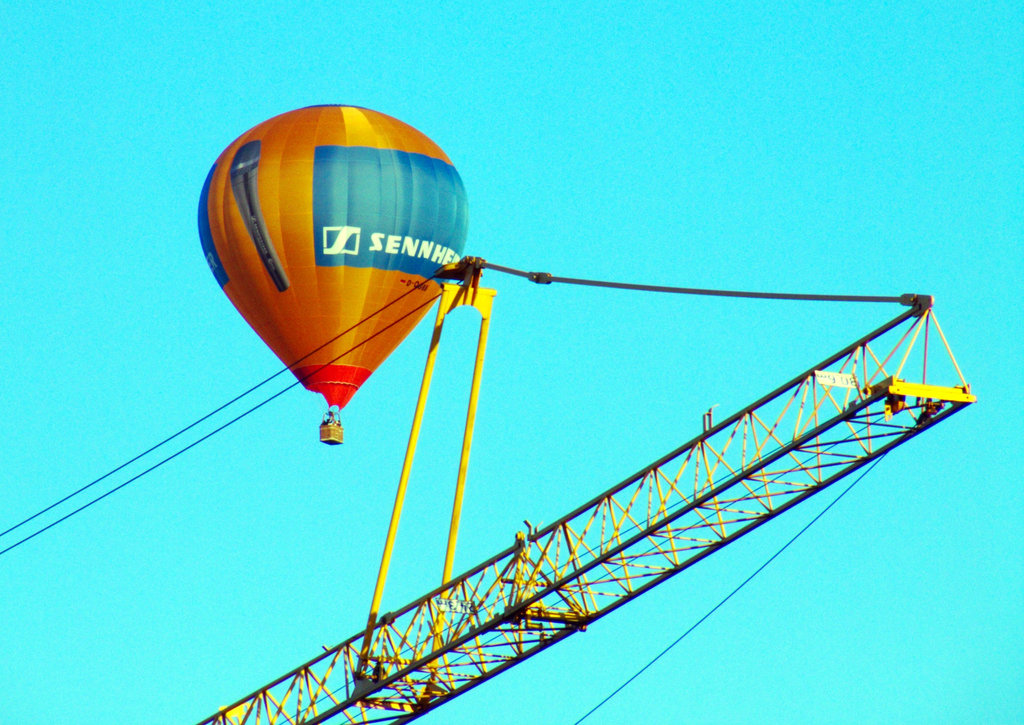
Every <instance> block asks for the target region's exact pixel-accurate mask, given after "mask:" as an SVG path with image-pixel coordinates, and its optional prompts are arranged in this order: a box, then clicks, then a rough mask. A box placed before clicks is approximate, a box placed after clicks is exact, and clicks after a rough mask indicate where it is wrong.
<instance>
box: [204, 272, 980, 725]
mask: <svg viewBox="0 0 1024 725" xmlns="http://www.w3.org/2000/svg"><path fill="white" fill-rule="evenodd" d="M468 259H469V261H468V262H467V261H466V260H463V262H462V263H461V264H460V265H456V266H457V269H456V270H454V272H453V273H452V274H451V275H449V278H457V277H459V276H460V275H462V276H463V280H462V284H454V283H447V282H446V283H444V284H443V285H442V287H443V288H444V290H445V293H446V294H448V295H449V302H448V305H449V308H450V307H451V306H453V305H458V304H474V295H476V293H477V291H478V289H479V288H478V284H477V283H478V282H479V273H480V270H481V269H482V268H483V267H485V266H488V265H487V264H486V263H484V262H482V260H474V259H473V258H468ZM489 266H491V267H492V268H497V269H499V270H502V271H512V272H516V270H509V269H508V268H499V267H496V266H495V265H489ZM521 276H527V277H529V278H530V279H532V280H533V281H535V282H538V283H542V284H546V283H550V282H551V281H552V279H553V278H552V277H551V275H546V274H544V273H528V274H526V273H524V274H522V275H521ZM483 291H485V292H490V293H491V294H490V296H486V295H484V297H485V298H486V300H487V302H486V307H485V309H482V310H481V313H482V315H483V316H484V319H485V322H486V321H487V320H488V319H489V314H490V297H491V296H493V291H490V290H483ZM892 299H893V301H896V300H898V301H900V302H902V303H903V304H904V305H905V306H907V307H908V308H909V309H907V310H905V311H903V312H902V313H901V314H899V315H898V316H897V317H895V318H893V319H892V320H890V321H889V322H887V323H885V324H884V325H882V326H881V327H879V328H877V329H875V330H873V331H872V332H869V333H868V334H866V335H864V336H863V337H861V338H860V339H858V340H856V341H855V342H853V343H851V344H850V345H848V346H846V347H844V348H843V349H842V350H839V351H838V352H836V353H834V354H832V355H830V356H829V357H827V358H825V359H824V360H822V361H821V362H819V363H817V364H815V365H812V366H810V367H808V368H807V369H806V370H804V371H802V372H800V373H799V374H798V375H796V376H795V377H793V378H792V379H791V380H789V381H788V382H786V383H784V384H783V385H781V386H779V387H778V388H776V389H775V390H773V391H771V392H770V393H768V394H766V395H764V396H763V397H761V398H760V399H759V400H757V401H755V402H753V403H751V404H750V405H747V406H746V407H744V408H742V409H741V410H738V411H736V412H735V413H733V414H732V415H730V416H728V417H726V418H724V419H723V420H721V421H720V422H718V423H715V422H714V420H713V417H712V415H711V411H709V412H708V413H706V414H705V416H704V423H703V430H701V431H700V432H699V433H698V434H697V435H696V436H694V437H693V438H692V439H690V440H689V441H687V442H686V443H684V444H682V445H681V446H679V447H678V448H676V449H675V450H673V451H671V452H669V453H667V454H666V455H664V456H662V457H661V458H659V459H658V460H656V461H653V462H652V463H650V464H648V465H646V466H644V467H643V468H641V469H640V470H638V471H637V472H636V473H635V474H633V475H632V476H630V477H628V478H626V479H625V480H623V481H621V482H619V483H617V484H616V485H614V486H612V487H611V488H609V489H607V490H606V491H604V492H602V493H599V494H598V495H596V496H595V497H593V498H592V499H590V500H589V501H587V502H586V503H583V504H582V505H580V506H579V507H578V508H576V509H575V510H573V511H571V512H569V513H567V514H566V515H564V516H562V517H561V518H559V519H558V520H556V521H553V522H551V523H550V524H548V525H546V526H544V527H542V528H535V527H533V526H532V525H529V524H527V528H526V530H525V531H519V532H517V533H516V534H515V538H514V542H513V543H512V545H511V546H509V547H508V548H506V549H505V550H503V551H501V552H499V553H498V554H496V555H494V556H492V557H491V558H490V559H488V560H486V561H484V562H482V563H480V564H478V565H477V566H475V567H473V568H471V569H469V570H468V571H466V572H465V573H463V574H461V575H458V576H455V577H450V560H451V550H452V545H453V544H452V542H453V538H454V532H455V531H456V530H457V520H456V519H457V512H456V514H455V515H453V528H452V530H453V534H452V538H451V539H450V541H449V559H448V561H447V562H446V568H445V577H444V583H443V584H442V585H441V586H439V587H437V588H436V589H434V590H433V591H431V592H428V593H427V594H425V595H423V596H421V597H420V598H418V599H416V600H415V601H413V602H410V603H408V604H406V605H405V606H403V607H401V608H399V609H397V610H394V611H392V612H386V613H384V614H380V615H378V613H377V611H376V610H377V605H378V604H379V601H380V592H381V590H382V587H383V584H382V582H383V574H384V571H385V570H386V563H387V556H388V551H389V545H390V540H391V539H392V537H393V532H391V531H389V545H388V546H386V547H385V560H384V561H383V562H382V575H381V577H380V578H379V579H378V590H377V592H375V596H374V605H373V606H372V607H371V614H370V621H369V622H368V626H367V628H366V630H365V631H360V632H358V633H357V634H355V635H353V636H351V637H349V638H348V639H346V640H344V641H343V642H341V643H339V644H337V645H335V646H334V647H330V648H326V647H325V648H324V651H323V652H322V653H320V654H318V655H317V656H315V657H314V658H312V659H310V660H309V661H308V662H305V663H304V664H302V665H299V666H298V667H296V668H294V669H292V670H290V671H289V672H287V673H285V674H284V675H282V676H280V677H278V678H277V679H275V680H274V681H273V682H270V683H269V684H267V685H265V686H264V687H261V688H260V689H258V690H256V691H255V692H253V693H252V694H250V695H248V696H247V697H244V698H242V699H240V700H238V701H237V702H235V703H233V704H232V705H229V706H227V707H223V708H221V709H220V710H219V711H218V712H217V713H215V714H214V715H211V716H210V717H208V718H206V719H205V720H203V721H201V723H200V725H277V724H278V723H289V724H297V723H304V724H307V725H313V724H314V723H322V722H326V721H328V720H332V719H335V718H336V719H337V721H338V722H348V723H367V722H374V723H384V722H386V723H394V724H397V723H406V722H410V721H412V720H415V719H416V718H418V717H420V716H422V715H423V714H425V713H427V712H430V711H431V710H434V709H435V708H437V707H439V706H441V705H443V704H444V703H446V702H449V701H450V700H452V699H453V698H455V697H457V696H459V695H460V694H462V693H464V692H466V691H468V690H469V689H471V688H473V687H476V686H477V685H480V684H482V683H484V682H486V681H487V680H489V679H490V678H492V677H494V676H495V675H498V674H500V673H501V672H504V671H505V670H507V669H509V668H511V667H514V666H515V665H516V664H518V663H520V662H522V661H524V660H526V659H527V658H529V657H532V656H533V655H535V654H537V653H539V652H541V651H543V650H545V649H547V648H548V647H551V646H552V645H554V644H556V643H558V642H560V641H561V640H563V639H565V638H566V637H569V636H571V635H573V634H576V633H578V632H582V631H584V630H586V629H587V627H588V626H590V625H591V624H593V623H594V622H596V621H597V620H598V619H600V618H602V617H604V616H605V615H607V614H610V613H611V612H613V611H615V610H616V609H618V608H619V607H621V606H623V605H625V604H627V603H629V602H630V601H632V600H633V599H635V598H636V597H639V596H641V595H642V594H644V593H645V592H647V591H648V590H650V589H651V588H653V587H655V586H657V585H658V584H660V583H662V582H664V581H666V580H667V579H669V578H670V577H672V576H674V575H676V574H678V573H680V572H682V571H684V570H686V569H688V568H689V567H691V566H693V565H694V564H696V563H697V562H698V561H700V560H702V559H704V558H705V557H707V556H709V555H711V554H713V553H714V552H716V551H718V550H719V549H721V548H723V547H725V546H727V545H728V544H730V543H731V542H733V541H736V540H737V539H739V538H740V537H742V536H744V535H745V534H747V533H749V532H751V531H753V530H754V529H756V528H758V527H759V526H761V525H763V524H765V523H767V522H768V521H770V520H772V519H773V518H775V517H776V516H779V515H780V514H782V513H783V512H785V511H787V510H789V509H791V508H793V507H794V506H797V505H799V504H800V503H802V502H803V501H806V500H807V499H809V498H811V497H812V496H814V495H815V494H817V493H820V492H821V491H823V490H825V489H826V488H828V487H829V486H831V485H832V484H834V483H835V482H837V481H839V480H840V479H842V478H843V477H845V476H847V475H849V474H851V473H853V472H855V471H857V470H858V469H860V468H862V467H863V466H865V465H867V464H869V463H871V462H872V461H875V460H876V459H878V458H879V457H881V456H883V455H885V454H886V453H887V452H888V451H890V450H892V449H893V448H895V447H896V446H899V445H901V444H903V443H905V442H906V441H908V440H910V439H911V438H913V437H914V436H916V435H918V434H920V433H923V432H924V431H926V430H928V429H929V428H931V427H932V426H934V425H936V424H938V423H939V422H941V421H943V420H945V419H947V418H948V417H950V416H951V415H954V414H955V413H957V412H959V411H960V410H962V409H963V408H965V407H966V406H968V405H970V404H971V403H973V402H975V401H976V397H975V396H974V395H973V394H972V393H971V389H970V385H969V384H968V383H967V382H966V380H965V379H964V377H963V374H962V373H961V371H960V368H959V366H958V365H957V364H956V360H955V358H954V357H953V353H952V350H951V349H950V347H949V344H948V342H947V341H946V337H945V335H944V333H943V332H942V328H941V327H940V326H939V323H938V321H937V319H936V317H935V313H934V309H933V301H932V299H931V298H930V297H928V296H926V295H903V296H902V297H900V298H892ZM871 301H878V300H877V299H874V300H871ZM443 305H444V302H443V301H442V307H443ZM446 312H447V310H444V309H442V310H439V314H438V320H439V322H438V323H437V324H436V326H435V338H434V340H433V341H432V346H431V353H433V351H434V350H435V349H436V343H437V340H438V338H439V331H440V321H441V320H442V319H443V317H444V314H446ZM933 330H934V334H937V335H938V337H939V339H940V340H941V343H942V344H941V346H940V345H934V344H931V343H932V340H930V334H931V333H932V331H933ZM485 336H486V328H485V327H484V326H483V325H482V333H481V351H480V352H479V353H478V361H479V359H480V357H481V356H482V344H483V340H484V339H485ZM930 348H938V352H937V353H936V354H935V355H931V354H930V353H931V352H932V350H931V349H930ZM943 352H944V353H945V356H943V354H942V353H943ZM929 358H932V361H931V362H932V365H931V373H932V377H933V378H934V377H935V375H936V373H935V370H936V364H937V362H938V363H945V364H944V365H943V367H942V370H941V374H942V375H944V376H945V377H944V378H943V380H942V382H943V384H942V385H936V384H934V383H933V382H929V381H928V374H929ZM936 359H937V360H936ZM430 364H431V363H430V360H429V358H428V371H429V369H430ZM478 370H479V365H478ZM478 370H477V374H475V376H474V378H475V379H474V385H476V384H477V383H478V382H479V376H478ZM426 380H427V378H426V377H425V386H424V387H426ZM424 400H425V395H423V394H422V391H421V403H422V402H423V401H424ZM472 400H473V401H474V402H475V397H473V398H472ZM472 408H473V405H472V403H471V413H472ZM419 412H420V410H418V411H417V413H418V414H419ZM416 427H417V422H414V426H413V428H414V432H415V430H416ZM470 438H471V422H470V421H467V443H466V446H465V448H464V454H465V453H466V449H468V440H469V439H470ZM412 447H413V445H412V442H411V444H410V449H412ZM410 462H411V454H407V466H406V469H404V470H403V482H402V483H401V484H400V491H401V490H402V487H403V486H404V480H405V479H406V478H407V474H408V470H407V468H408V464H409V463H410ZM464 463H465V460H464V461H463V464H464ZM464 470H465V466H464V465H463V466H462V467H461V471H460V481H459V487H460V489H461V483H462V477H463V475H464ZM457 500H458V494H457ZM396 511H397V508H396ZM396 523H397V522H396V520H395V518H394V517H393V524H396Z"/></svg>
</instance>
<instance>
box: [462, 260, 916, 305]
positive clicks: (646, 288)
mask: <svg viewBox="0 0 1024 725" xmlns="http://www.w3.org/2000/svg"><path fill="white" fill-rule="evenodd" d="M464 262H465V263H466V264H468V265H471V266H476V267H478V268H479V269H493V270H494V271H495V272H504V273H505V274H512V275H515V276H517V277H525V278H526V279H528V280H530V281H531V282H536V283H537V284H553V283H559V284H575V285H584V286H587V287H607V288H611V289H624V290H635V291H640V292H669V293H672V294H680V295H708V296H712V297H744V298H752V299H761V300H803V301H809V302H897V303H899V304H901V305H906V306H907V307H913V306H914V305H915V304H917V302H918V298H919V295H915V294H904V295H900V296H898V297H892V296H875V295H812V294H798V293H791V292H745V291H741V290H721V289H699V288H695V287H665V286H661V285H653V284H632V283H628V282H605V281H601V280H595V279H578V278H576V277H555V276H554V275H552V274H551V273H549V272H526V271H524V270H521V269H513V268H512V267H503V266H502V265H500V264H492V263H490V262H487V261H485V260H483V259H479V258H477V257H466V259H465V260H464Z"/></svg>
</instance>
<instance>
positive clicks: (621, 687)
mask: <svg viewBox="0 0 1024 725" xmlns="http://www.w3.org/2000/svg"><path fill="white" fill-rule="evenodd" d="M886 455H888V451H887V452H886V453H883V454H882V455H880V456H879V457H878V458H876V459H875V460H874V461H872V462H871V465H870V466H868V467H867V468H866V469H865V470H864V471H863V473H861V474H860V475H859V476H857V478H856V479H854V481H853V483H851V484H850V485H849V486H847V487H846V488H845V489H843V492H842V493H840V494H839V495H838V496H836V497H835V499H833V500H832V502H831V503H829V505H828V506H826V507H825V508H823V509H822V510H821V511H820V512H819V513H818V515H817V516H815V517H814V518H813V519H811V520H810V521H809V522H807V524H806V525H805V526H804V527H803V528H802V529H800V530H799V531H798V532H796V534H794V535H793V537H792V538H791V539H790V540H789V541H787V542H786V543H785V544H783V545H782V548H781V549H779V550H778V551H776V552H775V553H774V554H772V555H771V556H770V557H768V559H767V560H766V561H765V562H764V563H763V564H761V566H759V567H757V569H755V570H754V572H753V573H752V574H751V575H750V576H748V577H747V578H746V579H744V580H743V581H742V582H740V584H739V586H737V587H736V588H735V589H733V590H732V591H731V592H729V593H728V594H727V595H726V596H725V598H724V599H722V601H720V602H719V603H718V604H716V605H715V606H714V607H712V608H711V609H710V610H709V611H708V613H707V614H705V615H704V616H703V617H701V618H700V619H698V620H697V621H696V622H694V624H693V625H692V626H691V627H690V628H689V629H688V630H686V631H685V632H683V633H682V634H681V635H679V637H677V638H676V640H675V641H674V642H672V644H670V645H669V646H668V647H666V648H665V649H663V650H662V651H661V652H659V653H658V654H657V655H655V657H654V658H653V659H651V661H650V662H648V663H647V664H646V665H644V666H643V667H641V668H640V669H639V670H637V671H636V672H635V673H634V674H633V675H632V676H631V677H630V678H629V679H627V680H626V681H625V682H623V683H622V684H621V685H619V686H618V687H616V688H615V689H614V690H613V691H612V692H611V694H609V695H608V696H607V697H605V698H604V699H603V700H601V702H599V703H597V704H596V705H594V707H592V708H591V709H590V710H589V711H587V713H586V714H585V715H584V716H583V717H581V718H580V719H579V720H577V721H576V722H574V723H573V725H580V723H581V722H583V721H584V720H586V719H587V718H588V717H590V716H591V715H593V714H594V713H595V712H597V711H598V710H599V709H600V708H601V707H602V706H604V705H605V703H607V702H608V701H609V700H611V699H612V698H613V697H615V696H616V695H618V694H619V693H620V692H622V690H624V689H625V688H626V686H627V685H629V683H631V682H632V681H633V680H635V679H636V678H638V677H639V676H640V675H642V674H643V673H644V672H645V671H646V670H647V669H649V668H650V667H651V666H652V665H653V664H654V663H655V662H657V661H658V660H659V659H661V658H662V657H664V656H665V655H666V654H668V651H669V650H671V649H672V648H673V647H675V646H676V645H677V644H679V643H680V642H682V641H683V639H685V638H686V636H687V635H688V634H690V633H691V632H693V630H695V629H697V627H699V626H700V625H701V624H703V623H704V622H705V621H706V620H707V619H708V618H709V617H710V616H711V615H712V614H714V613H715V612H717V611H718V610H719V609H721V607H722V606H723V605H724V604H725V603H726V602H727V601H729V600H730V599H732V598H733V596H734V595H735V594H737V593H738V592H739V591H740V590H741V589H743V587H745V586H746V585H747V584H749V583H750V582H751V580H752V579H753V578H754V577H756V576H757V575H758V574H760V573H761V572H762V571H764V570H765V569H766V568H767V567H768V565H769V564H771V563H772V562H773V561H775V560H776V559H777V558H778V557H779V556H780V555H781V554H782V552H784V551H785V550H786V549H788V548H789V547H790V545H791V544H792V543H793V542H795V541H796V540H797V539H799V538H800V537H801V536H802V535H803V534H804V533H805V532H806V531H807V529H809V528H811V527H812V526H813V525H814V524H815V523H816V522H817V521H818V519H820V518H821V517H822V516H824V515H825V514H826V513H828V510H829V509H831V508H832V507H833V506H835V505H836V504H837V503H839V501H840V499H842V498H843V496H845V495H846V494H848V493H849V492H850V491H851V490H852V489H853V487H854V486H856V485H857V484H858V483H860V482H861V479H863V478H864V477H865V476H867V475H868V474H869V473H871V470H872V469H873V468H874V467H875V466H876V465H878V463H879V461H881V460H882V459H883V458H885V457H886Z"/></svg>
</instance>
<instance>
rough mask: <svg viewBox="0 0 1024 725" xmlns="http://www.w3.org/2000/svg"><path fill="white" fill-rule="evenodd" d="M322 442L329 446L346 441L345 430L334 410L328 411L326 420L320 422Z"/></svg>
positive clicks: (325, 416)
mask: <svg viewBox="0 0 1024 725" xmlns="http://www.w3.org/2000/svg"><path fill="white" fill-rule="evenodd" d="M320 442H321V443H326V444H327V445H329V446H336V445H339V444H340V443H343V442H344V431H343V430H342V428H341V420H339V419H338V418H337V417H336V416H335V414H334V411H333V410H329V411H327V413H326V414H325V415H324V420H323V422H322V423H321V424H320Z"/></svg>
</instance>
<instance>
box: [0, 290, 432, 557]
mask: <svg viewBox="0 0 1024 725" xmlns="http://www.w3.org/2000/svg"><path fill="white" fill-rule="evenodd" d="M431 279H433V277H431ZM416 289H418V287H416V286H414V287H412V288H410V289H409V290H407V291H406V292H404V293H402V294H401V295H399V296H398V297H396V298H395V299H393V300H391V302H388V303H387V304H386V305H384V306H383V307H380V308H379V309H377V310H376V311H374V312H371V313H370V314H369V315H367V316H366V317H364V318H363V319H361V320H360V321H359V322H357V323H355V324H354V325H352V326H351V327H349V328H348V329H347V330H343V331H342V332H339V333H338V334H337V335H335V336H334V337H332V338H331V339H330V340H328V341H327V342H325V343H324V344H322V345H320V347H318V348H316V349H314V350H310V351H309V352H307V353H306V354H305V355H303V356H302V357H300V358H298V359H297V360H294V361H293V362H291V363H290V364H288V365H287V366H285V367H283V368H281V369H280V370H278V371H277V372H276V373H274V374H272V375H270V376H268V377H266V378H264V379H263V380H261V381H260V382H258V383H256V384H255V385H253V386H252V387H251V388H249V389H248V390H246V391H245V392H243V393H239V394H238V395H236V396H235V397H234V398H232V399H231V400H229V401H228V402H226V403H224V404H223V405H221V406H220V407H218V408H215V409H213V410H211V411H210V412H209V413H207V414H206V415H204V416H203V417H201V418H199V419H198V420H195V421H193V422H192V423H189V424H188V425H187V426H185V427H184V428H182V429H180V430H179V431H178V432H177V433H174V434H172V435H169V436H167V437H166V438H164V439H163V440H162V441H160V442H159V443H157V444H155V445H153V446H150V447H149V448H147V449H146V450H144V451H143V452H142V453H140V454H138V455H137V456H135V457H134V458H131V459H129V460H127V461H125V462H124V463H122V464H121V465H120V466H118V467H117V468H114V469H111V470H110V471H107V472H106V473H104V474H103V475H102V476H100V477H99V478H96V479H94V480H92V481H90V482H89V483H87V484H85V485H84V486H82V487H81V488H78V489H76V490H75V491H72V492H71V493H69V494H68V495H67V496H65V497H64V498H62V499H60V500H59V501H55V502H54V503H52V504H50V505H49V506H47V507H46V508H44V509H41V510H40V511H37V512H36V513H34V514H32V515H31V516H29V517H28V518H26V519H23V520H21V521H19V522H18V523H16V524H14V525H13V526H11V527H10V528H8V529H5V530H4V531H0V538H3V537H4V536H6V535H7V534H9V533H11V532H12V531H14V530H15V529H18V528H20V527H22V526H24V525H25V524H27V523H28V522H30V521H33V520H34V519H37V518H39V517H40V516H42V515H43V514H45V513H46V512H47V511H51V510H52V509H54V508H56V507H57V506H60V505H61V504H62V503H64V502H65V501H68V500H69V499H72V498H74V497H75V496H77V495H78V494H80V493H82V492H83V491H86V490H88V489H90V488H92V487H93V486H95V485H96V484H97V483H100V482H101V481H104V480H106V479H108V478H110V477H111V476H113V475H114V474H115V473H117V472H118V471H120V470H122V469H124V468H126V467H127V466H130V465H131V464H133V463H135V462H136V461H138V460H139V459H141V458H144V457H145V456H148V455H149V454H150V453H152V452H153V451H155V450H156V449H157V448H160V447H161V446H163V445H165V444H167V443H170V442H171V441H172V440H174V439H175V438H177V437H178V436H180V435H182V434H184V433H187V432H188V431H190V430H192V429H193V428H195V427H196V426H197V425H199V424H200V423H202V422H203V421H205V420H208V419H210V418H212V417H213V416H215V415H216V414H217V413H220V412H221V411H222V410H224V409H225V408H228V407H230V406H232V405H234V404H235V403H237V402H238V401H239V400H241V399H242V398H244V397H245V396H247V395H249V394H250V393H252V392H254V391H255V390H257V389H258V388H261V387H262V386H264V385H266V384H267V383H269V382H270V381H271V380H273V379H274V378H276V377H277V376H278V375H280V374H282V373H283V372H285V371H287V370H290V369H291V368H293V367H295V366H296V365H298V364H299V363H301V362H302V361H303V360H305V359H306V358H308V357H309V356H310V355H314V354H316V353H318V352H320V351H321V350H323V349H324V348H325V347H327V346H328V345H330V344H332V343H333V342H335V341H336V340H338V339H339V338H341V337H343V336H344V335H347V334H348V333H350V332H352V331H353V330H355V329H356V328H357V327H359V326H360V325H362V324H364V323H366V322H368V321H369V320H371V319H373V318H374V317H376V316H377V315H379V314H380V313H381V312H383V311H384V310H386V309H388V308H389V307H391V306H392V305H394V304H397V303H398V302H400V301H401V300H403V299H404V298H405V297H407V296H408V295H410V294H412V293H413V292H414V291H416ZM434 299H436V298H434ZM417 309H418V308H417ZM403 319H404V318H403ZM354 349H355V348H352V350H354ZM352 350H346V351H345V352H344V353H342V355H340V356H339V357H344V356H345V355H347V354H348V353H350V352H352ZM335 359H338V358H335ZM332 362H333V361H332ZM322 369H323V368H322V367H321V368H318V369H317V370H315V371H314V373H315V372H319V371H320V370H322ZM311 374H312V373H311ZM0 553H2V552H0Z"/></svg>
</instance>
